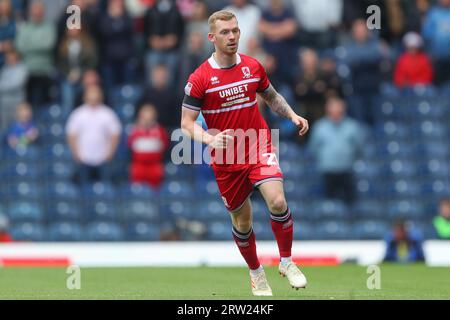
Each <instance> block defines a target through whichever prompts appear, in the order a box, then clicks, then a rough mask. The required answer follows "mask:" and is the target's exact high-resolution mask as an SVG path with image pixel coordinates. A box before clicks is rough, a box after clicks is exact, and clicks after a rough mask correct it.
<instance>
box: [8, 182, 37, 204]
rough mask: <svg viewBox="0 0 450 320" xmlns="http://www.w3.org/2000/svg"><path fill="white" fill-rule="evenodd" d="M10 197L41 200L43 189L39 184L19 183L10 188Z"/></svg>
mask: <svg viewBox="0 0 450 320" xmlns="http://www.w3.org/2000/svg"><path fill="white" fill-rule="evenodd" d="M8 196H9V197H10V198H12V199H22V200H24V199H26V200H39V199H40V197H41V188H40V187H39V185H38V184H37V182H33V183H29V182H19V183H17V184H12V185H10V186H9V190H8Z"/></svg>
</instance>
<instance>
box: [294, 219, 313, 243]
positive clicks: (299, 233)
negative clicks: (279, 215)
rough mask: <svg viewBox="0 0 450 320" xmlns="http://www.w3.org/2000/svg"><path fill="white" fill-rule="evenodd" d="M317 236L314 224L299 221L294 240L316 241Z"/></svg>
mask: <svg viewBox="0 0 450 320" xmlns="http://www.w3.org/2000/svg"><path fill="white" fill-rule="evenodd" d="M316 237H317V235H316V233H315V228H314V225H313V224H312V223H309V222H304V221H297V222H296V223H295V225H294V239H295V240H314V239H316Z"/></svg>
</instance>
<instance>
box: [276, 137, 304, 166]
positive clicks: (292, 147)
mask: <svg viewBox="0 0 450 320" xmlns="http://www.w3.org/2000/svg"><path fill="white" fill-rule="evenodd" d="M278 150H279V157H280V159H279V161H280V162H281V161H291V160H292V161H297V162H298V161H299V160H300V159H303V158H305V156H306V150H304V149H303V148H302V147H301V146H300V145H299V144H298V143H295V142H289V141H281V142H280V145H279V147H278Z"/></svg>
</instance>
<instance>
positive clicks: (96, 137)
mask: <svg viewBox="0 0 450 320" xmlns="http://www.w3.org/2000/svg"><path fill="white" fill-rule="evenodd" d="M84 101H85V104H84V105H82V106H80V107H79V108H77V109H75V110H74V111H73V112H72V114H71V115H70V117H69V120H68V122H67V127H66V132H67V137H68V142H69V146H70V149H71V151H72V155H73V158H74V160H75V162H76V163H77V164H79V167H80V168H79V171H78V175H79V177H78V178H79V180H80V182H81V183H87V182H92V181H98V180H101V181H103V180H109V177H108V174H107V170H106V167H105V165H106V164H107V163H108V162H110V161H111V160H112V159H113V157H114V154H115V153H116V150H117V146H118V144H119V139H120V133H121V131H122V126H121V124H120V121H119V119H118V118H117V116H116V114H115V113H114V112H113V111H112V110H111V108H109V107H107V106H105V105H104V104H103V103H102V102H103V93H102V91H101V89H100V88H99V87H98V86H91V87H88V88H87V89H86V93H85V95H84Z"/></svg>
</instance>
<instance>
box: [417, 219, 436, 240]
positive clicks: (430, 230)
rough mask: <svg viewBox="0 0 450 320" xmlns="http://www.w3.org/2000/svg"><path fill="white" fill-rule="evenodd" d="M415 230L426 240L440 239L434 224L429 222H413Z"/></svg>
mask: <svg viewBox="0 0 450 320" xmlns="http://www.w3.org/2000/svg"><path fill="white" fill-rule="evenodd" d="M413 226H414V229H415V230H418V232H420V234H422V236H423V237H424V239H438V235H437V232H436V229H435V228H434V225H433V222H432V221H431V220H429V221H423V220H422V221H415V222H413Z"/></svg>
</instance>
